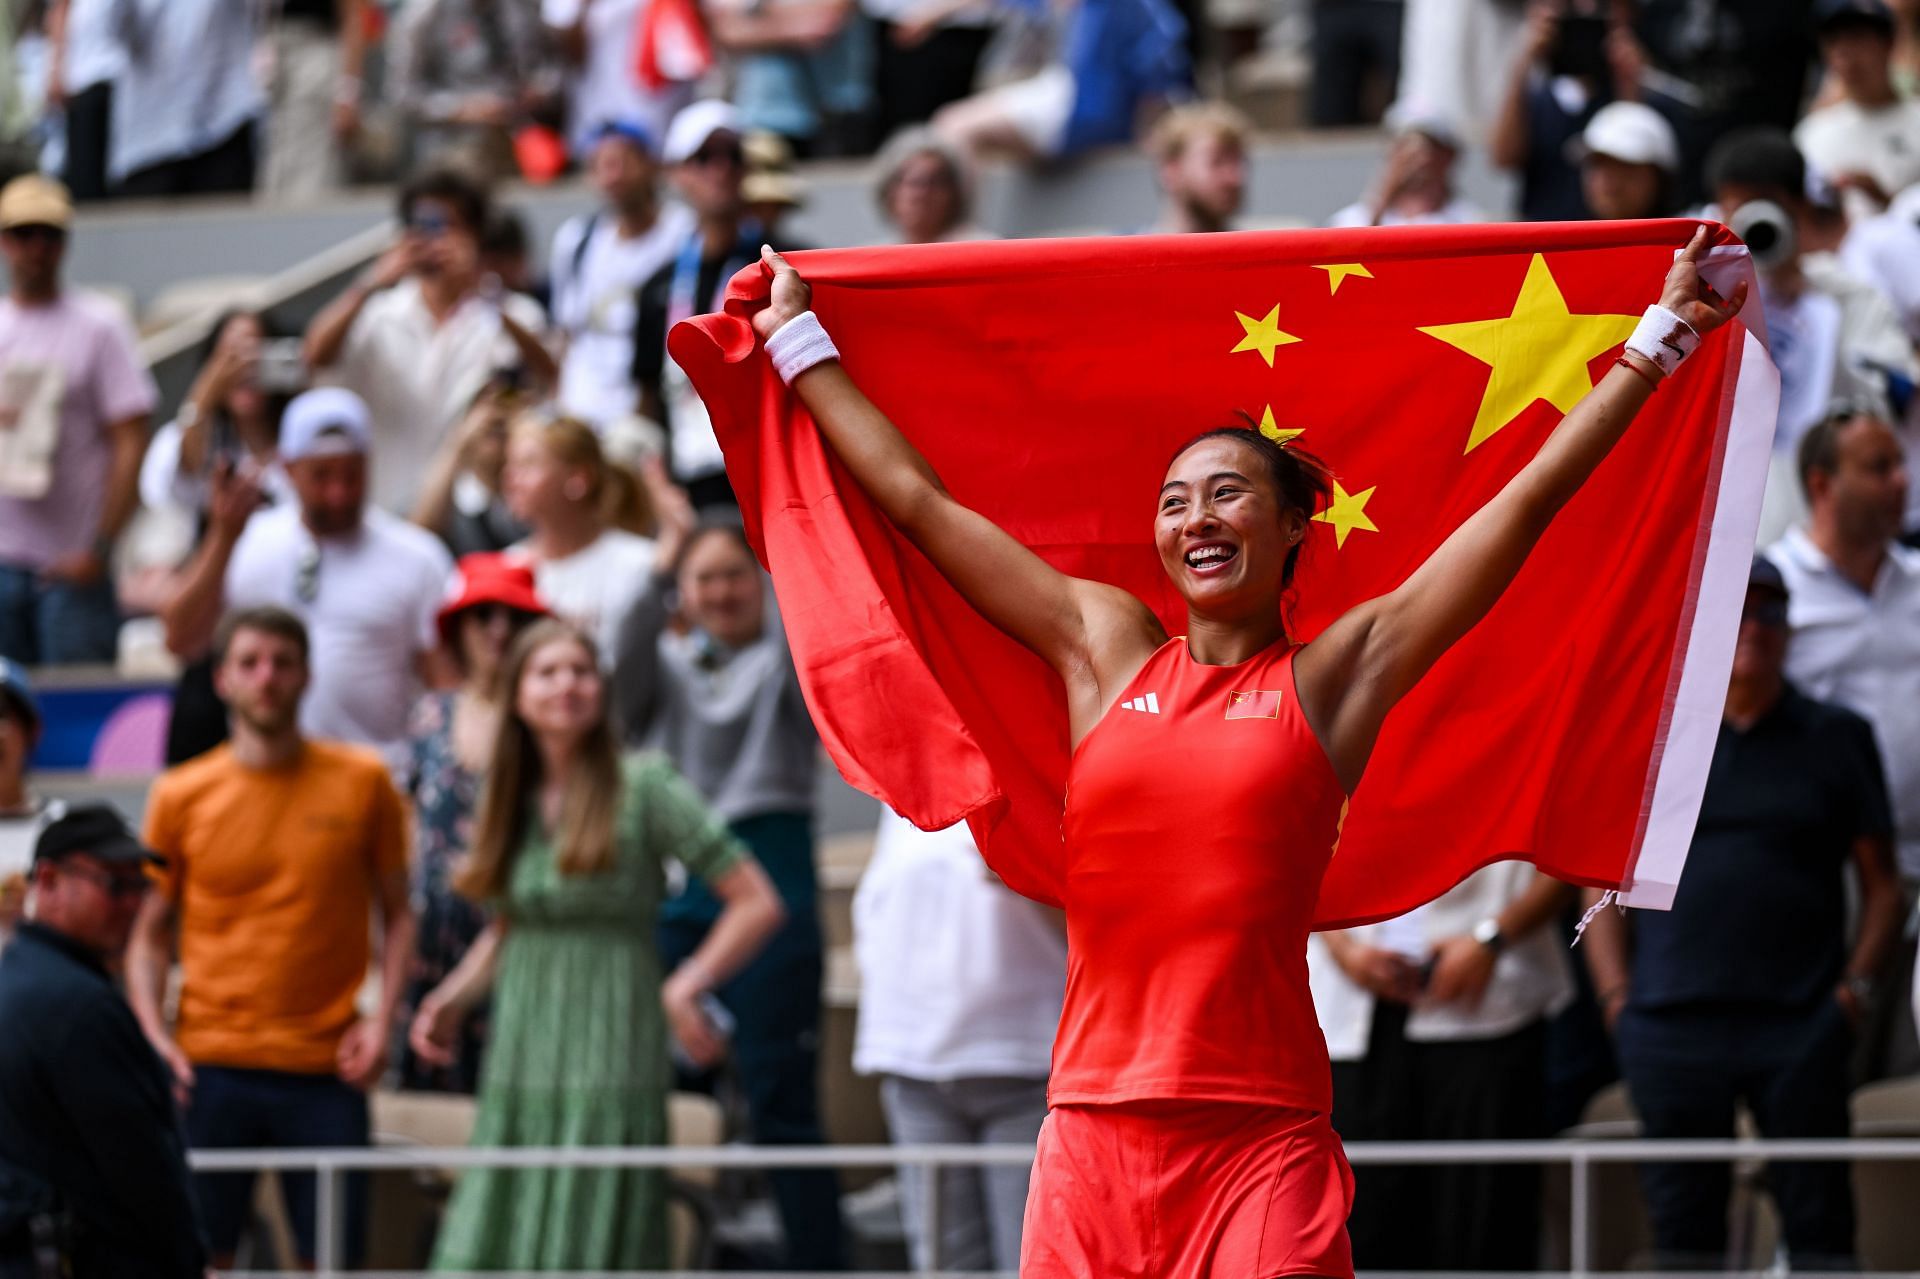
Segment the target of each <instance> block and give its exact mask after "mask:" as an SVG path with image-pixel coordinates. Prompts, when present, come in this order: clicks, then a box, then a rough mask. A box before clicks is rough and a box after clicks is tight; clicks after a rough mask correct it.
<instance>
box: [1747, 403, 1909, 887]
mask: <svg viewBox="0 0 1920 1279" xmlns="http://www.w3.org/2000/svg"><path fill="white" fill-rule="evenodd" d="M1799 460H1800V477H1801V483H1802V484H1803V485H1804V486H1805V488H1806V494H1807V505H1808V508H1809V511H1810V514H1809V515H1808V518H1807V522H1806V525H1805V526H1804V527H1795V528H1792V529H1789V530H1788V531H1787V534H1786V536H1785V537H1783V538H1781V539H1780V541H1778V542H1777V543H1775V544H1774V545H1773V546H1771V547H1769V548H1768V550H1767V554H1768V555H1769V556H1770V557H1771V558H1772V560H1773V562H1774V563H1775V564H1777V565H1778V566H1779V569H1780V572H1781V573H1782V574H1783V575H1784V576H1785V578H1786V582H1787V585H1788V587H1789V588H1790V589H1791V590H1792V591H1793V604H1792V607H1791V608H1790V609H1789V611H1788V620H1789V621H1790V622H1791V623H1792V626H1793V644H1792V647H1791V648H1790V649H1789V650H1788V652H1787V674H1788V675H1789V676H1790V677H1791V678H1792V680H1793V682H1794V683H1795V684H1796V685H1798V686H1799V687H1801V688H1803V689H1805V690H1806V691H1807V693H1808V694H1809V695H1810V696H1813V697H1818V698H1820V699H1821V700H1823V701H1831V702H1834V703H1836V704H1838V705H1841V706H1845V707H1847V708H1848V709H1849V710H1852V711H1853V712H1855V713H1856V714H1859V715H1862V716H1864V717H1866V719H1867V722H1869V723H1870V724H1872V725H1873V728H1874V732H1875V734H1876V735H1877V736H1878V738H1879V741H1880V749H1881V752H1882V755H1883V757H1884V760H1885V764H1886V771H1887V779H1888V783H1889V789H1890V792H1891V795H1892V800H1893V813H1894V818H1895V822H1896V825H1895V830H1896V832H1897V835H1898V842H1899V853H1900V872H1901V874H1902V875H1903V876H1904V877H1905V878H1906V879H1908V880H1909V881H1910V882H1913V883H1915V884H1916V885H1920V715H1916V714H1915V713H1914V710H1915V708H1916V707H1920V551H1915V550H1912V549H1910V548H1908V547H1905V546H1902V545H1900V544H1899V542H1898V541H1896V540H1895V539H1896V538H1898V536H1899V534H1900V529H1901V519H1902V517H1903V516H1904V514H1905V513H1906V510H1907V490H1908V487H1909V483H1910V480H1911V478H1912V477H1911V474H1910V472H1909V471H1908V470H1907V465H1906V460H1905V457H1904V456H1903V454H1902V451H1901V448H1900V441H1899V439H1898V438H1897V437H1896V436H1895V435H1894V433H1893V431H1892V429H1891V428H1890V427H1888V426H1887V424H1886V422H1885V421H1884V420H1882V419H1879V418H1876V417H1875V416H1874V415H1873V414H1871V413H1867V412H1863V411H1861V410H1859V409H1856V408H1843V409H1840V410H1836V411H1835V412H1834V413H1832V414H1830V415H1829V416H1828V417H1827V418H1826V419H1825V420H1823V421H1822V422H1820V423H1819V424H1817V425H1816V426H1815V427H1814V428H1813V429H1812V430H1810V431H1808V432H1807V434H1806V436H1805V438H1804V439H1802V441H1801V443H1800V459H1799Z"/></svg>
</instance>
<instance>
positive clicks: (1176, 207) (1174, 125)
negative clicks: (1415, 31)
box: [1146, 0, 1374, 234]
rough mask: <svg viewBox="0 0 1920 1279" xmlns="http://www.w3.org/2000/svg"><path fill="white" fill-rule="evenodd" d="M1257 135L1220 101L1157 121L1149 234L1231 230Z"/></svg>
mask: <svg viewBox="0 0 1920 1279" xmlns="http://www.w3.org/2000/svg"><path fill="white" fill-rule="evenodd" d="M1361 2H1362V3H1367V4H1371V3H1374V0H1361ZM1252 133H1253V126H1252V125H1251V124H1249V123H1248V122H1247V119H1246V117H1245V116H1243V115H1241V114H1240V113H1239V112H1238V111H1236V110H1234V108H1232V107H1230V106H1228V105H1226V104H1225V103H1220V102H1202V103H1195V104H1191V105H1187V106H1178V107H1174V108H1173V109H1171V110H1169V111H1168V112H1167V113H1166V114H1165V115H1163V116H1161V117H1160V118H1159V119H1158V120H1157V121H1155V122H1154V126H1153V131H1152V132H1151V133H1149V134H1147V141H1146V150H1147V154H1148V155H1149V156H1150V157H1152V159H1153V163H1154V166H1155V169H1156V170H1157V174H1158V177H1159V179H1160V216H1159V217H1158V218H1157V219H1155V221H1154V223H1153V225H1152V226H1150V227H1148V228H1147V230H1148V231H1149V232H1152V233H1156V234H1174V233H1184V232H1189V231H1228V230H1231V229H1232V228H1233V220H1234V218H1235V217H1237V216H1238V215H1239V213H1240V208H1241V206H1242V205H1243V204H1244V203H1245V202H1246V196H1247V139H1248V138H1249V137H1250V136H1251V135H1252Z"/></svg>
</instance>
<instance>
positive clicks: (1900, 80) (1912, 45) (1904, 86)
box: [1892, 0, 1920, 98]
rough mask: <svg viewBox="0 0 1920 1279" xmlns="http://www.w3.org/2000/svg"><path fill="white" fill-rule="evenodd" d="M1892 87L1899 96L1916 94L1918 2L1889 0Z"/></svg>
mask: <svg viewBox="0 0 1920 1279" xmlns="http://www.w3.org/2000/svg"><path fill="white" fill-rule="evenodd" d="M1892 5H1893V87H1894V88H1895V89H1897V90H1898V91H1899V92H1900V95H1901V96H1902V97H1907V98H1911V97H1913V96H1915V95H1916V94H1920V2H1916V0H1892Z"/></svg>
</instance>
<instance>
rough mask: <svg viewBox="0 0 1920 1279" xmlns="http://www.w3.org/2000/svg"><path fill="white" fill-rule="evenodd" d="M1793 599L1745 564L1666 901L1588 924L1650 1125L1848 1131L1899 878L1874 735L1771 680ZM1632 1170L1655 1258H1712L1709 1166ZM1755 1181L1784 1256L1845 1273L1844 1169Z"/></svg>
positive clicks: (1715, 1222) (1679, 1266) (1702, 1262)
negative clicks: (1857, 1048) (1748, 1114)
mask: <svg viewBox="0 0 1920 1279" xmlns="http://www.w3.org/2000/svg"><path fill="white" fill-rule="evenodd" d="M1799 593H1800V591H1799V587H1798V586H1797V585H1793V584H1792V580H1791V577H1790V576H1789V575H1787V574H1783V573H1782V571H1781V569H1780V568H1779V567H1778V566H1777V565H1776V564H1775V563H1774V562H1772V561H1770V560H1768V559H1767V558H1765V557H1763V556H1756V557H1755V558H1754V561H1753V567H1752V569H1751V571H1750V575H1749V576H1748V578H1747V592H1746V597H1745V599H1744V600H1743V601H1742V604H1741V610H1740V620H1739V623H1738V627H1739V629H1738V631H1737V632H1736V636H1735V641H1734V649H1733V670H1732V678H1731V679H1730V680H1729V682H1728V686H1727V700H1726V712H1725V716H1724V718H1723V719H1722V721H1721V726H1720V737H1719V741H1718V742H1717V743H1716V744H1715V746H1714V752H1713V764H1712V767H1711V768H1710V770H1709V771H1708V774H1707V786H1706V793H1705V795H1704V796H1703V797H1702V799H1701V803H1700V824H1699V826H1698V828H1697V829H1696V830H1695V832H1694V836H1693V846H1692V847H1691V848H1690V849H1688V850H1687V873H1686V875H1685V876H1684V877H1683V878H1682V879H1681V881H1680V887H1679V891H1678V893H1677V895H1676V896H1675V897H1674V902H1673V909H1672V910H1671V911H1658V910H1636V911H1633V912H1631V913H1628V912H1622V911H1613V910H1602V911H1598V912H1595V913H1594V914H1593V916H1592V920H1591V923H1590V924H1589V925H1588V927H1587V934H1586V938H1587V944H1586V945H1585V946H1584V947H1583V948H1582V949H1583V950H1584V951H1585V952H1586V959H1587V963H1588V966H1589V968H1590V969H1591V971H1592V973H1593V984H1594V992H1595V995H1596V996H1597V998H1598V999H1599V1001H1600V1006H1601V1008H1602V1010H1603V1011H1604V1012H1605V1014H1606V1018H1607V1022H1608V1024H1609V1026H1610V1027H1611V1028H1612V1030H1613V1032H1614V1042H1615V1047H1616V1048H1617V1050H1618V1052H1619V1056H1620V1068H1621V1072H1622V1073H1623V1074H1624V1075H1625V1076H1626V1079H1627V1088H1628V1091H1629V1092H1630V1093H1631V1095H1632V1098H1633V1105H1634V1109H1635V1110H1636V1111H1637V1112H1638V1113H1639V1117H1640V1122H1641V1126H1642V1129H1643V1132H1644V1135H1645V1136H1647V1137H1649V1138H1656V1139H1657V1138H1677V1137H1687V1138H1700V1137H1720V1138H1730V1137H1732V1136H1733V1135H1734V1131H1733V1128H1734V1103H1735V1102H1736V1100H1744V1101H1745V1102H1746V1104H1747V1105H1748V1106H1749V1107H1750V1108H1751V1110H1752V1112H1753V1115H1754V1118H1755V1119H1756V1120H1757V1121H1758V1123H1759V1126H1760V1131H1761V1134H1762V1135H1763V1136H1766V1137H1770V1138H1784V1137H1794V1138H1829V1139H1833V1138H1841V1137H1845V1136H1847V1135H1848V1133H1849V1131H1850V1124H1849V1119H1848V1113H1847V1097H1848V1094H1849V1092H1850V1091H1851V1088H1852V1071H1851V1059H1852V1057H1853V1051H1854V1043H1855V1040H1856V1037H1857V1036H1858V1035H1859V1034H1860V1033H1861V1031H1862V1030H1863V1029H1864V1028H1865V1026H1866V1025H1867V1023H1868V1021H1869V1019H1870V1017H1871V1014H1872V1011H1873V1005H1874V1003H1875V1002H1876V996H1877V994H1878V993H1879V992H1878V991H1877V990H1876V985H1877V980H1876V979H1877V977H1878V975H1879V973H1880V972H1881V971H1882V969H1883V967H1884V966H1885V964H1886V961H1887V958H1888V956H1889V954H1890V953H1891V951H1892V949H1893V947H1894V944H1895V942H1896V940H1897V938H1898V935H1899V931H1900V913H1901V904H1900V884H1899V880H1898V878H1897V877H1896V874H1895V871H1894V861H1893V839H1892V831H1893V820H1892V815H1891V813H1890V812H1889V810H1888V805H1887V783H1886V776H1885V773H1884V772H1883V770H1882V768H1881V759H1880V751H1879V748H1878V747H1877V746H1876V744H1875V742H1874V733H1873V730H1872V729H1871V728H1870V727H1869V726H1868V724H1867V722H1866V721H1865V720H1863V719H1862V718H1861V717H1860V716H1858V715H1856V714H1854V713H1853V712H1852V711H1849V710H1846V709H1843V708H1842V707H1840V706H1838V705H1835V704H1833V703H1829V702H1825V701H1816V700H1814V698H1812V697H1810V696H1808V695H1807V694H1806V693H1803V692H1802V691H1800V689H1799V688H1797V687H1795V683H1794V682H1793V681H1791V680H1790V679H1789V677H1788V672H1789V670H1791V668H1792V660H1791V654H1792V650H1793V647H1794V645H1796V644H1797V643H1798V642H1799V637H1798V636H1793V637H1792V638H1791V639H1789V631H1788V618H1789V616H1790V615H1791V614H1792V613H1793V611H1794V609H1795V607H1796V599H1797V597H1798V595H1799ZM1850 877H1852V878H1855V879H1856V880H1857V883H1858V885H1859V896H1858V905H1857V907H1856V908H1854V909H1853V910H1851V911H1850V910H1849V906H1848V898H1849V896H1850V894H1849V891H1848V885H1847V881H1848V879H1849V878H1850ZM1599 896H1600V895H1599V893H1598V892H1597V891H1594V890H1589V893H1588V900H1589V904H1591V903H1593V902H1596V901H1598V900H1599ZM1850 915H1851V916H1853V917H1854V918H1856V919H1857V921H1858V922H1857V923H1856V924H1855V925H1854V927H1853V928H1852V930H1851V934H1852V935H1851V939H1849V929H1848V922H1847V921H1848V918H1849V916H1850ZM1640 1181H1641V1185H1642V1187H1643V1188H1644V1189H1645V1192H1646V1202H1647V1208H1648V1212H1649V1215H1650V1217H1651V1224H1652V1227H1653V1242H1654V1252H1655V1268H1656V1269H1662V1270H1668V1269H1671V1270H1695V1269H1708V1270H1716V1269H1720V1268H1721V1267H1722V1266H1723V1265H1724V1264H1725V1260H1726V1248H1727V1195H1728V1184H1729V1172H1728V1169H1727V1167H1726V1165H1724V1164H1718V1165H1716V1164H1705V1163H1700V1164H1643V1165H1641V1169H1640ZM1767 1183H1768V1186H1769V1188H1770V1189H1771V1191H1772V1194H1773V1199H1774V1202H1775V1203H1776V1204H1777V1205H1778V1206H1779V1211H1780V1221H1781V1233H1782V1234H1783V1235H1784V1237H1785V1241H1786V1248H1787V1255H1788V1258H1789V1259H1790V1261H1791V1264H1792V1268H1793V1269H1795V1270H1832V1269H1852V1268H1854V1267H1853V1249H1854V1240H1853V1228H1854V1216H1853V1194H1852V1187H1851V1183H1850V1180H1849V1173H1848V1169H1847V1166H1846V1165H1845V1164H1843V1163H1825V1164H1821V1163H1812V1164H1792V1163H1785V1164H1783V1163H1775V1164H1772V1165H1771V1166H1770V1167H1769V1168H1768V1169H1767Z"/></svg>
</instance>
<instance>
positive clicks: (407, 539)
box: [226, 502, 453, 767]
mask: <svg viewBox="0 0 1920 1279" xmlns="http://www.w3.org/2000/svg"><path fill="white" fill-rule="evenodd" d="M452 572H453V557H452V556H451V555H449V554H447V548H446V547H444V546H442V545H441V544H440V539H438V538H436V537H434V536H433V534H431V533H429V532H427V531H426V530H425V529H422V528H417V527H415V526H414V525H412V524H408V523H407V522H405V521H404V520H401V519H398V518H396V517H395V516H392V515H388V514H387V513H386V512H385V511H381V510H376V509H370V510H368V511H367V513H366V517H365V519H364V520H363V521H362V522H361V526H360V529H359V531H358V532H357V533H354V534H351V535H349V536H347V537H330V538H325V539H316V538H315V537H314V536H313V534H312V533H310V532H308V531H307V527H306V525H305V524H303V523H301V520H300V512H299V509H298V508H297V507H296V506H295V505H294V504H293V503H291V502H288V503H282V504H281V505H278V506H275V507H273V508H271V509H269V510H265V511H262V512H260V513H259V514H258V515H255V516H254V517H253V518H252V519H251V520H249V521H248V522H247V528H246V531H245V532H244V533H242V534H241V535H240V541H239V543H238V544H237V545H236V546H235V547H234V548H233V559H232V560H231V561H230V562H229V563H228V565H227V581H226V606H227V607H228V608H247V607H252V606H256V605H261V604H277V605H279V606H280V607H281V608H284V609H287V610H288V611H290V612H292V613H293V614H294V615H295V616H297V617H299V618H300V619H301V620H302V621H304V622H305V623H306V624H307V630H308V633H309V635H310V637H311V639H312V642H313V663H312V664H313V682H312V684H311V685H310V686H309V687H308V689H307V696H306V700H305V701H303V702H302V703H301V704H300V727H301V730H302V731H303V732H305V733H306V734H307V735H308V736H309V737H317V738H324V739H328V740H331V741H340V742H354V743H358V744H360V745H363V746H372V747H375V748H377V749H378V750H380V751H381V752H382V753H383V754H384V755H386V757H387V760H388V762H389V763H390V764H393V765H395V766H396V767H398V766H400V765H401V764H402V763H403V762H404V758H405V755H406V750H407V713H408V709H409V708H410V707H411V706H412V705H413V702H414V698H415V696H416V695H417V694H418V693H419V692H420V684H419V675H418V673H417V662H418V659H419V656H420V654H422V653H425V652H429V651H431V650H432V649H433V648H434V647H435V646H436V645H438V643H439V642H440V637H439V633H438V631H437V630H436V629H435V626H434V618H435V616H436V614H438V612H439V609H440V603H441V600H442V598H443V596H444V594H445V591H446V584H447V579H448V577H449V576H450V575H451V574H452ZM303 581H304V582H308V583H310V586H309V587H308V589H307V591H306V593H307V594H308V595H309V596H310V597H311V598H309V599H302V598H301V593H302V592H301V586H302V584H303Z"/></svg>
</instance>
